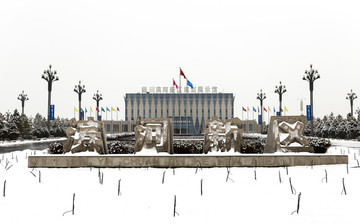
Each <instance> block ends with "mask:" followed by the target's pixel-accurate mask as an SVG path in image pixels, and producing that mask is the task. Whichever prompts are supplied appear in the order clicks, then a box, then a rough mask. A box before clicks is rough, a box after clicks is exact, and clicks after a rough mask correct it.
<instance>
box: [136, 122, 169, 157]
mask: <svg viewBox="0 0 360 224" xmlns="http://www.w3.org/2000/svg"><path fill="white" fill-rule="evenodd" d="M136 123H137V125H136V127H135V146H134V152H135V153H137V152H140V151H141V150H142V149H143V147H146V148H154V147H155V148H156V151H157V152H158V153H159V152H167V153H169V154H173V153H174V149H173V129H172V118H149V119H143V120H142V119H140V118H138V119H137V122H136Z"/></svg>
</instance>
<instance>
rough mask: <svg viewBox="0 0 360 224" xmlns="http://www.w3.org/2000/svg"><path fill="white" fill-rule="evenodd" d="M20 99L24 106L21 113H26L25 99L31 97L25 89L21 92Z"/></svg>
mask: <svg viewBox="0 0 360 224" xmlns="http://www.w3.org/2000/svg"><path fill="white" fill-rule="evenodd" d="M18 100H20V101H21V107H22V112H21V115H24V107H25V101H26V100H29V97H28V96H27V94H25V93H24V90H23V91H22V93H20V94H19V96H18Z"/></svg>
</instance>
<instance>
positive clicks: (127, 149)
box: [108, 141, 135, 154]
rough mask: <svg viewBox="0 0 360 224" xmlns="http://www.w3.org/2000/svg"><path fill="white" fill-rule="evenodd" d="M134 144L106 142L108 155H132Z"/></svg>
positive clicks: (128, 142)
mask: <svg viewBox="0 0 360 224" xmlns="http://www.w3.org/2000/svg"><path fill="white" fill-rule="evenodd" d="M134 144H135V142H130V141H122V142H120V141H113V142H108V151H109V154H133V153H134Z"/></svg>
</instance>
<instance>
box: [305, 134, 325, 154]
mask: <svg viewBox="0 0 360 224" xmlns="http://www.w3.org/2000/svg"><path fill="white" fill-rule="evenodd" d="M307 139H308V141H309V146H312V147H314V153H326V151H327V149H328V148H329V147H330V146H331V142H330V140H329V139H324V138H316V137H308V138H307Z"/></svg>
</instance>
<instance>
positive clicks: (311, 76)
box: [303, 65, 320, 135]
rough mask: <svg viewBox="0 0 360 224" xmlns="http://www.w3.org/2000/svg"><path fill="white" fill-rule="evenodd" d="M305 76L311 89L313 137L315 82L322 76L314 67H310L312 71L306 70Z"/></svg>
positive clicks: (312, 126) (312, 133)
mask: <svg viewBox="0 0 360 224" xmlns="http://www.w3.org/2000/svg"><path fill="white" fill-rule="evenodd" d="M305 74H306V75H304V76H303V80H305V81H308V82H309V87H310V105H311V121H310V124H311V135H314V106H313V91H314V82H315V80H316V79H319V78H320V75H319V74H318V71H317V70H314V69H313V68H312V65H310V70H305Z"/></svg>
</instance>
